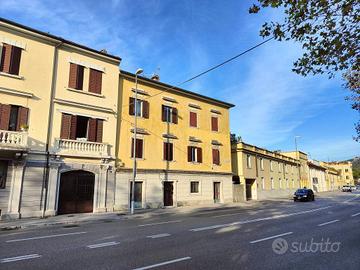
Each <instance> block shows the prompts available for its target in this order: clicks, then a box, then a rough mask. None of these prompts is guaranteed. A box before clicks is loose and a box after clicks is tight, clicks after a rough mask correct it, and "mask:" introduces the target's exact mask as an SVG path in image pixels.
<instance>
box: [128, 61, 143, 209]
mask: <svg viewBox="0 0 360 270" xmlns="http://www.w3.org/2000/svg"><path fill="white" fill-rule="evenodd" d="M142 72H143V70H142V69H141V68H139V69H137V70H136V72H135V99H134V103H135V104H134V139H133V142H134V143H133V159H134V164H133V179H132V183H131V187H132V192H131V205H130V213H131V215H133V214H134V207H135V179H136V169H137V168H136V135H137V133H136V131H137V92H138V75H139V74H141V73H142Z"/></svg>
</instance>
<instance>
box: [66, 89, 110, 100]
mask: <svg viewBox="0 0 360 270" xmlns="http://www.w3.org/2000/svg"><path fill="white" fill-rule="evenodd" d="M67 90H69V91H72V92H76V93H80V94H85V95H89V96H94V97H100V98H105V96H104V95H101V94H96V93H91V92H89V91H85V90H78V89H74V88H70V87H67Z"/></svg>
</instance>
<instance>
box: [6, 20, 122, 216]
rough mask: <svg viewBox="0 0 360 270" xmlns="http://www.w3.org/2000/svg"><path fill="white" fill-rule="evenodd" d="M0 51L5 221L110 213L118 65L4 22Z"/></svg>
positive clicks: (110, 58)
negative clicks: (31, 217)
mask: <svg viewBox="0 0 360 270" xmlns="http://www.w3.org/2000/svg"><path fill="white" fill-rule="evenodd" d="M0 52H1V53H0V57H1V61H0V103H1V105H0V109H1V110H0V111H1V112H0V170H1V171H0V180H1V182H0V183H1V184H0V210H1V216H2V218H6V217H10V218H14V217H15V218H16V217H20V216H21V217H26V216H42V215H54V214H56V213H70V212H93V211H106V210H107V209H112V208H113V198H111V196H110V195H106V194H107V192H106V187H109V186H113V185H114V179H115V177H114V170H113V168H114V166H115V145H116V143H115V142H116V132H114V130H116V127H117V106H118V104H117V101H118V85H119V76H118V74H119V69H118V66H119V63H120V58H119V57H116V56H112V55H108V54H107V53H105V52H99V51H96V50H93V49H90V48H87V47H84V46H82V45H79V44H75V43H73V42H71V41H68V40H64V39H62V38H59V37H55V36H52V35H49V34H48V33H44V32H40V31H37V30H35V29H31V28H28V27H26V26H23V25H19V24H17V23H14V22H11V21H8V20H5V19H0ZM112 197H113V196H112Z"/></svg>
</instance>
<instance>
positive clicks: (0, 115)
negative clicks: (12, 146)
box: [0, 104, 11, 130]
mask: <svg viewBox="0 0 360 270" xmlns="http://www.w3.org/2000/svg"><path fill="white" fill-rule="evenodd" d="M10 112H11V105H6V104H2V105H1V111H0V129H2V130H8V129H9V121H10Z"/></svg>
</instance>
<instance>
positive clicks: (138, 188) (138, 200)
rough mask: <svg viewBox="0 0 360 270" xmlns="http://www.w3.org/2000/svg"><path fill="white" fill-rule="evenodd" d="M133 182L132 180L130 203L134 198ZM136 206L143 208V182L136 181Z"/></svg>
mask: <svg viewBox="0 0 360 270" xmlns="http://www.w3.org/2000/svg"><path fill="white" fill-rule="evenodd" d="M132 189H133V187H132V182H130V204H131V198H132ZM134 207H135V208H142V207H143V206H142V182H136V181H135V194H134Z"/></svg>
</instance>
